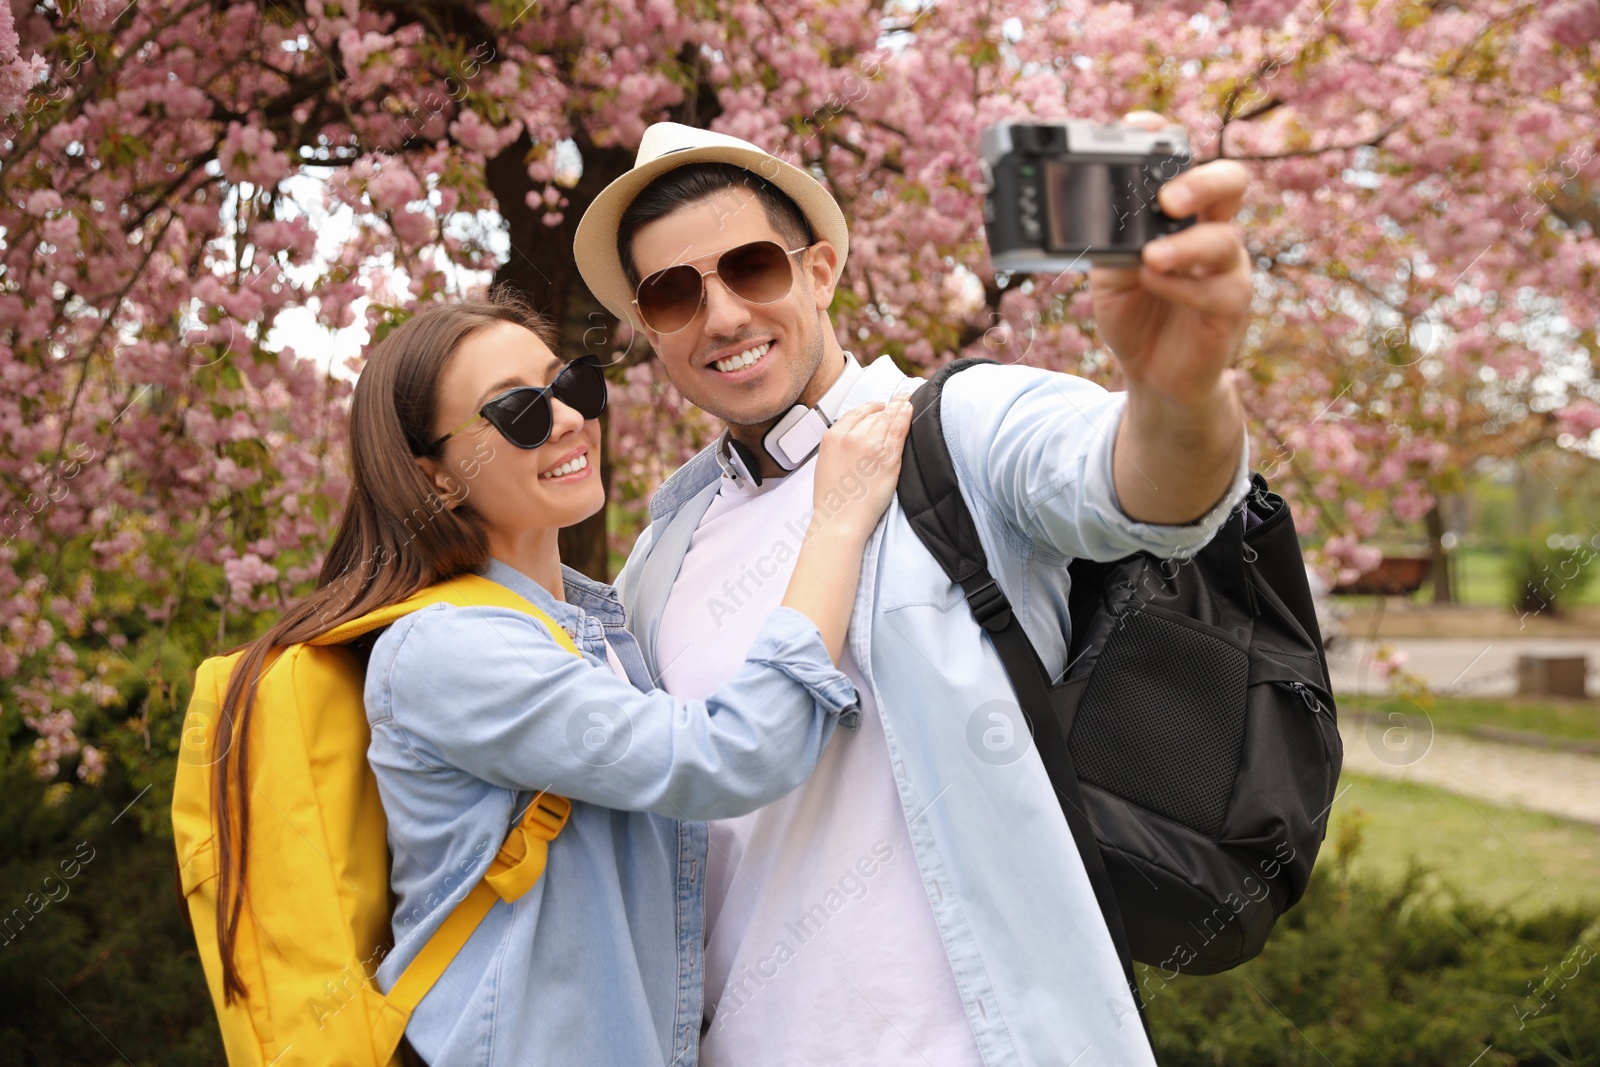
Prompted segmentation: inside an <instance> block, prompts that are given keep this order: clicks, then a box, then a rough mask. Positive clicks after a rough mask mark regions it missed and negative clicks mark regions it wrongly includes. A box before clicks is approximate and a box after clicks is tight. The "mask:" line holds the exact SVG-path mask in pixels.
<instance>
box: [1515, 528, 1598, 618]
mask: <svg viewBox="0 0 1600 1067" xmlns="http://www.w3.org/2000/svg"><path fill="white" fill-rule="evenodd" d="M1569 543H1570V542H1569ZM1595 555H1596V552H1595V549H1594V548H1593V547H1592V546H1591V545H1589V543H1588V542H1586V541H1582V542H1579V543H1578V544H1577V545H1575V546H1573V547H1571V548H1567V547H1561V548H1551V547H1550V545H1549V542H1548V540H1547V539H1546V538H1545V536H1544V535H1542V534H1538V533H1536V534H1535V535H1534V536H1532V537H1530V538H1528V539H1527V540H1519V541H1515V542H1513V543H1512V544H1511V546H1510V549H1509V551H1508V552H1507V554H1506V578H1507V580H1508V582H1509V583H1510V589H1509V593H1510V601H1511V610H1513V611H1515V612H1518V613H1520V614H1523V615H1536V614H1539V613H1540V612H1550V613H1552V614H1556V613H1559V612H1560V611H1561V610H1562V609H1563V608H1567V607H1571V606H1572V605H1573V604H1576V603H1577V602H1578V601H1579V599H1580V598H1582V596H1583V593H1584V590H1585V589H1587V588H1588V586H1589V583H1590V582H1591V581H1592V580H1593V579H1594V575H1595V571H1596V570H1597V569H1600V568H1596V567H1595V566H1593V564H1594V559H1595Z"/></svg>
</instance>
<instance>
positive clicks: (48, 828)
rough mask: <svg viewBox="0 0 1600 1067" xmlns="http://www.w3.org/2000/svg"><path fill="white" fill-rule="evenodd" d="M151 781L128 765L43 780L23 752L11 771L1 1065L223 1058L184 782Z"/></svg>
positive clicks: (177, 1064) (0, 801)
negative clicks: (69, 781) (76, 783)
mask: <svg viewBox="0 0 1600 1067" xmlns="http://www.w3.org/2000/svg"><path fill="white" fill-rule="evenodd" d="M141 788H142V787H141V786H135V785H134V784H133V783H131V782H130V781H129V780H128V778H127V777H126V775H125V774H123V773H122V771H121V770H120V768H118V767H117V766H116V765H115V764H113V765H112V769H111V771H110V772H109V773H108V775H107V777H106V780H105V782H104V783H102V785H101V786H99V787H98V788H93V789H84V788H78V789H70V788H62V787H61V785H56V786H51V785H50V784H49V783H44V782H41V781H39V779H38V778H37V777H36V776H35V775H34V773H33V771H32V766H31V764H30V763H29V761H28V760H27V759H26V756H25V754H23V753H14V754H13V755H12V757H11V758H10V760H9V765H7V766H5V767H4V770H3V771H0V826H3V827H5V835H6V848H5V853H4V857H3V858H0V1067H12V1065H22V1064H27V1065H30V1067H64V1065H66V1064H74V1065H85V1067H87V1065H96V1067H98V1065H100V1064H106V1065H111V1064H118V1065H123V1067H126V1064H128V1063H133V1064H137V1065H139V1067H146V1065H155V1064H160V1065H162V1067H216V1065H218V1064H221V1063H222V1062H223V1055H222V1042H221V1040H220V1037H219V1036H218V1033H217V1024H216V1019H215V1016H214V1015H213V1014H212V1011H211V998H210V995H209V994H208V993H207V991H206V983H205V975H204V974H203V973H202V971H201V969H200V961H199V956H198V953H197V952H196V951H195V946H194V938H193V936H192V935H191V933H190V931H189V927H188V923H187V921H186V919H185V918H184V914H183V912H182V909H181V908H180V906H179V903H178V896H177V889H176V873H177V863H176V860H175V857H174V854H173V850H172V838H171V833H170V830H167V829H166V823H167V820H168V813H167V811H166V810H165V808H163V807H161V805H162V804H165V803H170V797H171V792H170V789H169V790H168V791H167V792H166V793H165V798H164V799H161V800H158V799H157V797H158V796H160V795H161V794H162V791H161V790H159V789H151V790H149V791H148V792H147V793H145V794H144V795H143V796H140V789H141ZM164 830H165V832H163V831H164Z"/></svg>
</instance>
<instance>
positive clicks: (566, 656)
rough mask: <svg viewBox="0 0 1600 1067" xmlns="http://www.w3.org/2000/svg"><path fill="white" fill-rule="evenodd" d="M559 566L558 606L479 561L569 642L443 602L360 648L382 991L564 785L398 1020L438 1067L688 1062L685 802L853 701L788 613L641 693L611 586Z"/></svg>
mask: <svg viewBox="0 0 1600 1067" xmlns="http://www.w3.org/2000/svg"><path fill="white" fill-rule="evenodd" d="M563 571H564V577H565V596H566V601H565V602H562V601H558V600H556V599H555V598H554V597H552V596H551V595H550V594H549V593H548V592H547V591H545V590H544V589H543V588H542V587H540V586H539V585H538V584H537V583H535V582H534V581H532V580H531V579H529V578H528V577H526V576H525V575H523V574H521V573H520V572H518V571H516V570H514V569H513V568H511V567H509V566H507V565H505V564H503V563H500V562H498V561H493V562H491V563H490V565H489V567H488V569H487V571H486V572H485V574H486V576H487V577H489V578H490V579H492V580H494V581H496V582H499V583H500V584H501V585H503V586H505V587H507V588H508V589H511V590H512V591H514V592H516V593H518V594H520V595H521V596H523V597H524V598H526V599H527V600H529V601H531V602H532V603H533V604H534V605H535V606H536V607H538V608H540V609H541V610H543V611H544V612H545V613H546V614H548V615H549V616H550V617H551V618H552V619H554V620H555V621H556V623H557V624H558V625H560V626H561V627H562V628H563V629H565V630H566V631H567V632H568V634H569V635H570V636H571V637H572V639H573V641H574V643H576V645H577V646H578V648H579V649H581V650H582V652H583V655H582V656H581V657H578V656H574V655H572V654H571V653H570V652H567V651H564V650H563V649H562V648H561V647H560V646H558V645H557V644H556V642H555V640H554V639H553V638H552V637H551V635H550V633H549V631H548V630H546V629H545V627H544V626H543V625H542V624H541V623H539V622H538V621H537V620H535V619H533V618H532V617H531V616H529V615H527V614H526V613H523V612H519V611H511V610H506V609H499V608H486V607H482V608H480V607H470V608H463V607H454V606H450V605H442V604H440V605H433V606H431V607H428V608H424V609H423V610H421V611H417V612H414V613H413V614H411V615H408V616H406V617H404V618H402V619H401V620H400V621H398V622H396V623H395V624H394V625H393V626H391V627H389V628H388V629H387V630H386V631H385V632H384V633H383V634H382V635H381V636H380V637H379V638H378V639H377V641H376V642H375V643H374V645H373V649H372V654H371V658H370V660H369V662H368V667H367V676H366V691H365V696H366V708H367V718H368V721H369V722H370V723H371V726H372V743H371V747H370V749H369V753H368V754H369V759H370V761H371V764H372V767H373V770H374V772H375V773H376V775H377V779H378V790H379V794H380V796H381V797H382V800H383V809H384V813H385V814H386V815H387V817H388V823H389V848H390V852H391V853H392V855H393V857H394V862H393V870H392V875H391V880H392V884H393V888H394V893H395V899H396V907H395V916H394V939H395V948H394V951H393V952H392V953H391V954H390V955H389V956H388V958H387V959H385V960H384V962H383V964H382V965H381V966H380V967H379V969H378V974H377V980H378V984H379V987H380V988H382V989H384V990H388V989H389V988H391V987H392V986H393V984H394V982H395V980H396V979H397V978H398V977H399V975H400V974H401V972H402V971H403V970H404V968H405V966H406V965H407V964H409V963H410V962H411V960H412V959H413V958H414V957H415V956H416V953H417V951H418V949H420V948H421V946H422V945H423V944H425V943H426V942H427V939H428V938H429V937H430V936H432V935H433V933H434V931H435V930H437V929H438V927H439V926H440V924H441V923H442V922H443V921H444V919H445V917H446V916H447V915H448V914H449V913H450V911H451V910H452V909H453V908H454V906H455V905H456V904H457V903H459V902H460V900H461V899H462V897H464V896H465V894H466V893H467V891H468V890H470V889H471V888H472V886H473V885H475V884H476V883H477V882H478V881H479V880H480V879H481V878H482V877H483V874H484V872H485V871H486V870H487V868H488V866H489V863H490V861H491V860H492V859H493V858H494V855H495V853H496V852H497V851H498V849H499V847H500V844H501V842H502V841H503V840H504V839H505V836H506V833H507V832H508V830H509V829H510V827H511V826H512V825H513V824H514V823H515V822H516V821H517V819H518V818H519V817H520V816H521V814H522V811H523V809H524V807H525V806H526V804H527V803H528V801H529V799H530V798H531V796H532V794H533V792H534V791H536V790H549V791H550V792H553V793H559V794H561V795H563V796H566V797H568V798H570V799H571V800H572V801H573V804H572V814H571V817H570V818H569V819H568V822H567V825H566V827H565V828H564V829H563V830H562V832H561V834H560V836H559V837H557V838H556V840H555V841H553V842H552V843H551V845H550V853H549V858H548V862H547V865H546V867H545V873H544V875H543V877H541V878H540V879H539V881H538V882H537V883H536V884H535V885H534V887H533V888H532V889H531V890H530V891H529V892H528V893H527V894H526V895H525V896H523V897H522V898H521V899H520V900H518V901H516V902H515V903H511V904H508V903H505V902H504V901H501V902H497V903H496V904H495V905H494V907H493V908H492V909H491V910H490V912H489V914H488V915H487V916H486V917H485V918H484V920H483V923H482V925H481V926H479V927H478V929H477V930H476V932H474V934H473V935H472V937H471V938H470V939H469V940H468V942H467V944H466V945H465V946H464V947H463V948H462V950H461V951H460V953H459V954H458V955H457V956H456V958H455V960H454V961H453V962H452V963H451V964H450V966H449V967H448V968H447V969H446V971H445V972H444V975H443V976H442V977H441V979H440V980H439V982H438V983H437V984H436V985H435V986H434V988H433V989H432V990H431V991H430V992H429V993H428V995H427V996H425V997H424V998H423V999H422V1002H421V1003H420V1004H419V1005H418V1007H417V1010H416V1013H415V1014H414V1015H413V1016H412V1019H411V1022H410V1025H409V1026H408V1027H407V1029H406V1035H407V1037H408V1038H409V1039H410V1041H411V1044H412V1045H413V1047H414V1048H415V1049H416V1050H417V1052H418V1053H420V1054H421V1055H422V1057H423V1058H424V1059H425V1060H426V1061H428V1062H429V1063H431V1064H434V1065H436V1067H466V1065H483V1067H491V1065H493V1067H499V1065H508V1067H509V1065H518V1067H526V1065H542V1064H561V1065H564V1067H565V1065H570V1064H574V1063H590V1064H616V1065H619V1067H623V1065H626V1067H635V1065H641V1064H674V1065H676V1064H692V1063H693V1062H694V1060H695V1057H696V1053H697V1050H698V1044H699V1033H700V1013H701V997H702V994H701V985H702V975H703V971H702V967H703V959H704V957H703V956H702V954H701V948H702V945H703V943H704V936H705V934H704V924H705V919H704V901H703V893H704V884H705V883H704V872H705V856H706V832H705V827H704V825H703V824H702V823H699V822H691V821H687V820H695V819H711V818H725V817H727V816H730V815H734V814H741V813H744V812H747V811H750V810H753V809H754V808H757V807H759V806H761V805H763V804H766V803H770V802H771V801H773V800H776V799H777V798H778V797H780V796H782V795H783V794H784V793H787V792H788V791H789V790H791V789H793V788H794V787H795V786H796V785H798V784H799V783H800V782H801V781H802V780H804V778H805V777H806V775H808V774H810V773H811V769H812V767H813V766H814V765H815V763H816V760H817V757H818V755H819V754H820V753H821V751H822V748H823V746H824V745H825V744H826V742H827V741H828V739H829V738H830V737H831V736H832V732H833V728H834V726H835V724H836V723H837V722H838V721H839V720H840V716H841V714H843V715H844V717H845V721H846V724H847V725H848V724H849V720H850V716H852V715H859V711H858V709H857V708H856V700H857V698H856V691H855V688H854V686H853V685H851V683H850V680H849V679H848V678H847V677H845V676H844V675H843V674H841V673H839V672H838V671H837V670H836V669H834V666H833V664H832V661H831V659H830V657H829V655H828V651H827V649H826V647H825V646H824V645H823V643H822V638H821V635H820V634H819V633H818V632H817V629H816V627H815V626H814V625H813V624H812V623H811V621H810V620H809V619H807V618H806V617H805V616H804V615H801V614H800V613H798V612H795V611H792V610H789V609H780V610H779V611H777V612H775V613H774V614H773V616H772V617H771V618H770V619H769V620H768V622H767V624H766V625H765V626H764V627H763V628H762V630H761V632H760V635H759V636H758V638H757V640H756V643H755V646H754V647H753V648H752V650H751V654H750V657H749V659H748V661H747V663H746V665H745V667H744V668H743V669H742V670H741V672H740V673H739V674H738V675H737V676H736V677H735V678H734V679H733V680H731V681H730V682H729V683H728V684H727V685H725V686H723V687H722V688H721V689H719V690H717V692H716V693H714V694H712V696H711V697H709V698H707V699H706V700H705V701H677V700H674V699H673V698H672V697H670V696H668V695H667V694H665V693H662V692H659V691H651V687H650V685H649V676H648V675H647V674H646V672H645V670H644V665H643V662H642V660H641V658H640V655H639V648H638V645H637V644H636V643H635V642H634V640H633V638H632V637H631V636H629V634H628V633H627V631H626V630H625V629H624V627H623V622H624V618H623V612H622V607H621V604H620V602H619V600H618V598H617V594H616V592H615V591H614V590H613V589H611V587H609V586H605V585H602V584H600V583H597V582H593V581H591V580H589V579H587V578H585V577H584V576H582V575H580V574H578V573H577V572H576V571H572V570H569V569H566V568H563ZM607 644H609V645H610V646H611V649H612V651H613V652H614V653H615V654H616V657H617V659H618V660H619V661H620V663H621V664H622V666H623V668H624V669H625V670H626V672H627V674H628V679H629V681H628V682H624V681H623V680H621V679H620V678H618V677H617V675H616V674H615V673H613V671H612V669H611V667H610V666H609V664H608V663H607V661H606V645H607ZM630 682H631V683H632V684H629V683H630Z"/></svg>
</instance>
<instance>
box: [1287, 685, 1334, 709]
mask: <svg viewBox="0 0 1600 1067" xmlns="http://www.w3.org/2000/svg"><path fill="white" fill-rule="evenodd" d="M1278 684H1279V685H1285V686H1288V687H1289V688H1290V689H1292V690H1294V691H1295V692H1296V693H1299V694H1300V699H1301V700H1303V701H1305V702H1306V707H1308V708H1310V709H1311V711H1312V713H1313V714H1316V715H1327V714H1328V709H1327V707H1326V706H1325V705H1324V704H1323V703H1322V701H1320V700H1318V699H1317V694H1316V692H1315V691H1314V690H1312V688H1311V687H1310V686H1308V685H1306V684H1305V683H1304V682H1279V683H1278Z"/></svg>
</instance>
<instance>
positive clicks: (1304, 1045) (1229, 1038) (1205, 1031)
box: [1140, 831, 1600, 1067]
mask: <svg viewBox="0 0 1600 1067" xmlns="http://www.w3.org/2000/svg"><path fill="white" fill-rule="evenodd" d="M1358 839H1359V831H1357V832H1356V834H1355V835H1353V839H1351V840H1346V841H1343V842H1341V843H1340V844H1341V846H1342V847H1341V848H1340V849H1339V850H1338V854H1336V855H1334V856H1331V857H1326V856H1325V857H1324V859H1323V862H1321V863H1319V864H1318V866H1317V870H1316V872H1315V874H1314V875H1313V877H1312V881H1311V886H1310V888H1309V890H1308V891H1307V893H1306V897H1305V899H1304V900H1302V901H1301V902H1300V904H1299V906H1297V907H1296V908H1294V909H1293V910H1291V911H1290V912H1289V913H1288V914H1287V915H1285V916H1284V917H1283V919H1281V920H1280V921H1279V923H1278V926H1277V929H1276V930H1275V931H1274V932H1273V935H1272V940H1271V941H1270V942H1269V943H1268V945H1267V949H1266V951H1265V952H1263V953H1262V954H1261V956H1260V957H1258V958H1257V959H1255V960H1252V961H1251V962H1250V963H1248V964H1246V965H1245V966H1243V967H1240V968H1238V969H1237V970H1234V971H1230V972H1228V973H1226V974H1221V975H1214V976H1210V977H1204V978H1189V977H1179V978H1176V979H1174V980H1172V981H1163V978H1162V975H1161V974H1160V973H1159V972H1157V971H1155V970H1153V969H1152V968H1141V970H1142V971H1143V975H1142V977H1141V979H1140V982H1141V985H1142V986H1143V987H1144V989H1145V992H1146V998H1147V1001H1148V1010H1149V1013H1150V1020H1151V1026H1152V1030H1153V1033H1154V1036H1155V1042H1156V1050H1157V1055H1158V1058H1159V1060H1160V1062H1161V1064H1162V1065H1163V1067H1200V1065H1205V1067H1212V1065H1217V1064H1227V1065H1229V1067H1258V1065H1259V1067H1302V1065H1303V1067H1313V1065H1314V1067H1327V1065H1328V1064H1338V1065H1340V1067H1343V1065H1345V1064H1412V1065H1419V1067H1420V1065H1435V1064H1437V1065H1439V1067H1446V1065H1448V1067H1467V1065H1468V1064H1473V1065H1476V1067H1491V1065H1494V1067H1501V1065H1509V1064H1518V1065H1533V1064H1552V1065H1554V1064H1563V1065H1565V1064H1597V1063H1600V959H1597V958H1596V957H1597V954H1600V925H1597V918H1600V917H1597V915H1596V914H1595V912H1593V911H1585V910H1580V909H1557V910H1553V911H1550V912H1546V913H1544V914H1541V915H1538V916H1535V917H1532V918H1525V919H1516V918H1513V917H1511V916H1510V915H1507V914H1505V913H1497V912H1491V911H1488V910H1487V909H1484V908H1482V907H1481V906H1478V905H1475V904H1471V903H1465V902H1461V901H1454V900H1439V899H1437V897H1436V896H1433V895H1431V894H1430V893H1429V892H1428V891H1427V890H1425V889H1424V874H1425V872H1424V871H1423V870H1422V869H1421V868H1420V867H1417V866H1415V865H1414V866H1413V867H1412V869H1411V871H1410V873H1409V874H1408V876H1407V877H1406V878H1404V879H1403V880H1402V881H1401V882H1400V883H1399V884H1398V885H1395V886H1384V885H1382V884H1380V883H1375V882H1363V881H1357V880H1354V879H1352V878H1351V877H1350V876H1349V859H1350V857H1351V856H1352V855H1353V854H1354V852H1355V849H1356V844H1357V841H1358ZM1541 1005H1543V1006H1542V1007H1541ZM1519 1013H1520V1014H1519ZM1486 1049H1487V1051H1486Z"/></svg>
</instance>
